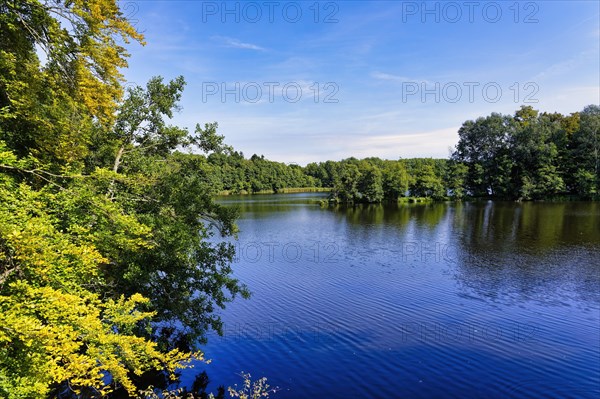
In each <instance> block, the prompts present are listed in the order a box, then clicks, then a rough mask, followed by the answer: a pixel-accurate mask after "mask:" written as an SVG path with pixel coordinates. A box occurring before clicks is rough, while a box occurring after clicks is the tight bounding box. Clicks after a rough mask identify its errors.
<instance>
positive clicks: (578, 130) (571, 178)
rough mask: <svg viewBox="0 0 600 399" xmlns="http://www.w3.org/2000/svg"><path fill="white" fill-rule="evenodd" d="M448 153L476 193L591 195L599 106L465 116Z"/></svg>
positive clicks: (598, 148) (599, 141) (599, 148)
mask: <svg viewBox="0 0 600 399" xmlns="http://www.w3.org/2000/svg"><path fill="white" fill-rule="evenodd" d="M458 134H459V142H458V145H457V146H456V151H455V152H454V154H453V155H452V160H453V161H454V162H459V163H461V164H463V165H465V166H466V168H467V169H466V174H465V176H464V177H465V184H464V188H465V189H466V192H467V193H468V194H469V195H471V196H475V197H492V198H506V199H543V198H551V197H556V196H567V195H568V196H576V197H578V198H585V199H591V198H596V197H598V194H599V190H600V107H599V106H598V105H589V106H587V107H585V108H584V109H583V111H581V112H576V113H573V114H570V115H568V116H565V115H561V114H559V113H539V112H538V111H536V110H534V109H533V108H532V107H529V106H523V107H521V109H520V110H518V111H517V112H516V113H515V114H514V115H512V116H511V115H501V114H497V113H493V114H491V115H490V116H487V117H484V118H478V119H477V120H475V121H467V122H465V123H464V124H463V125H462V127H461V128H460V130H459V131H458Z"/></svg>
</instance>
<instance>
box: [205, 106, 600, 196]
mask: <svg viewBox="0 0 600 399" xmlns="http://www.w3.org/2000/svg"><path fill="white" fill-rule="evenodd" d="M458 135H459V142H458V144H457V146H456V149H455V151H454V153H453V154H452V156H451V157H450V159H430V158H415V159H399V160H395V161H391V160H382V159H379V158H366V159H362V160H358V159H356V158H348V159H345V160H342V161H326V162H320V163H310V164H308V165H306V166H305V167H300V166H298V165H286V164H283V163H279V162H272V161H268V160H266V159H264V157H263V156H260V157H259V156H257V155H253V156H252V157H251V158H250V159H245V158H244V157H243V154H241V153H238V152H235V151H229V152H228V153H218V154H216V153H214V154H211V155H209V156H208V158H207V161H208V164H209V165H210V166H211V167H212V168H214V169H213V170H214V173H213V174H212V175H213V176H214V177H215V184H216V185H218V186H219V187H220V189H221V190H225V191H227V192H229V193H258V192H275V193H276V192H281V191H283V189H285V188H292V187H297V188H302V187H304V188H310V187H326V188H331V197H332V200H333V201H335V202H369V203H372V202H381V201H384V200H392V201H396V200H398V199H400V198H403V197H405V198H406V197H419V198H430V199H433V200H442V199H464V198H496V199H509V200H535V199H554V198H563V199H564V198H579V199H592V198H597V197H598V194H599V193H600V107H599V106H598V105H589V106H587V107H585V108H584V109H583V110H582V111H581V112H576V113H573V114H570V115H568V116H564V115H561V114H559V113H552V114H549V113H540V112H539V111H537V110H535V109H533V108H532V107H530V106H523V107H521V108H520V109H519V110H517V111H516V112H515V114H514V115H501V114H498V113H493V114H491V115H489V116H487V117H481V118H478V119H477V120H475V121H466V122H465V123H464V124H463V125H462V127H461V128H460V129H459V131H458Z"/></svg>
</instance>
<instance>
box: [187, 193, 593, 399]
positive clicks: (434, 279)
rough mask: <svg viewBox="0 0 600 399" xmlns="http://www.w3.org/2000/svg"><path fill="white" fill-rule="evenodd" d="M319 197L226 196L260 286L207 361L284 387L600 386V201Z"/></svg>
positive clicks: (521, 392)
mask: <svg viewBox="0 0 600 399" xmlns="http://www.w3.org/2000/svg"><path fill="white" fill-rule="evenodd" d="M319 197H322V195H321V194H314V193H311V194H289V195H266V196H253V197H227V198H226V199H224V200H223V203H226V204H228V205H231V206H239V207H240V208H241V210H242V217H241V219H240V220H239V223H238V224H239V227H240V230H241V233H240V235H239V240H238V241H237V242H236V245H237V247H238V259H237V260H236V262H235V263H234V269H235V275H236V277H238V278H239V279H241V280H242V281H243V282H244V283H246V284H247V285H248V286H249V288H250V289H251V291H252V293H253V296H252V298H251V299H250V300H246V301H244V300H236V301H235V302H234V303H232V304H230V305H229V306H228V308H227V309H226V310H225V311H222V319H223V320H224V322H225V335H224V336H223V337H218V336H216V335H210V336H209V343H208V345H206V346H205V347H204V351H205V353H206V356H207V357H208V358H210V359H212V363H211V364H210V365H208V366H203V365H200V364H199V365H197V367H198V369H197V370H196V371H198V370H201V369H206V370H207V372H208V374H209V377H210V379H211V380H212V381H215V382H219V383H221V384H227V385H233V384H235V383H238V384H239V383H240V378H239V376H238V374H239V372H240V371H245V372H250V373H251V374H252V376H253V377H260V376H266V377H268V381H269V383H270V384H271V385H272V386H277V387H279V389H280V391H279V392H278V393H277V394H276V395H275V396H274V397H275V398H317V397H318V398H348V397H352V398H355V397H356V398H376V397H381V398H384V397H385V398H396V397H401V398H431V397H445V398H466V397H473V398H504V397H514V398H550V397H561V398H562V397H565V398H569V397H572V398H588V397H589V398H595V397H600V334H599V330H600V204H598V203H584V202H581V203H579V202H570V203H512V202H506V203H503V202H481V203H440V204H431V205H400V206H396V205H386V206H384V205H371V206H357V207H346V208H343V207H340V208H336V209H326V208H325V209H324V208H321V207H319V205H318V204H316V203H315V201H314V199H316V198H317V199H318V198H319ZM192 377H193V375H192V374H191V373H187V374H186V375H185V376H184V381H186V382H188V383H190V381H191V380H192ZM212 388H214V386H213V387H212Z"/></svg>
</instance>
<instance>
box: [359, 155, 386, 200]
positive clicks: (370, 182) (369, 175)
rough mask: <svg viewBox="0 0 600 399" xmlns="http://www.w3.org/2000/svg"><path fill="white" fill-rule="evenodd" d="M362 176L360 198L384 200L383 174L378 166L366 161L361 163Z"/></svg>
mask: <svg viewBox="0 0 600 399" xmlns="http://www.w3.org/2000/svg"><path fill="white" fill-rule="evenodd" d="M360 169H361V176H360V180H359V183H358V193H359V194H358V198H356V199H355V200H358V201H360V202H367V203H375V202H381V201H382V200H383V175H382V173H381V170H380V169H379V168H378V167H377V166H373V165H371V164H370V163H368V162H366V161H361V164H360Z"/></svg>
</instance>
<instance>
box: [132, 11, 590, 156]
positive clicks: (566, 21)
mask: <svg viewBox="0 0 600 399" xmlns="http://www.w3.org/2000/svg"><path fill="white" fill-rule="evenodd" d="M120 4H121V6H122V8H123V9H124V12H125V14H127V15H128V16H129V17H130V19H131V20H132V21H133V22H134V23H135V24H136V27H137V28H138V30H140V31H142V32H144V34H145V35H146V41H147V45H146V46H144V47H142V46H139V45H133V46H131V47H130V53H131V58H130V60H129V66H130V67H129V69H128V70H126V71H125V77H126V80H127V81H128V82H131V84H140V85H143V84H144V83H145V82H146V81H147V80H148V79H149V78H150V77H152V76H155V75H161V76H163V77H165V78H166V79H172V78H175V77H176V76H178V75H183V76H184V77H185V78H186V81H187V83H188V84H187V87H186V91H185V92H184V95H183V100H182V102H181V104H182V106H183V109H182V111H181V112H180V113H179V114H177V115H176V117H175V118H174V120H173V123H175V124H178V125H180V126H186V127H189V128H190V129H192V130H193V128H194V126H195V124H196V123H201V124H204V123H206V122H213V121H217V122H218V123H219V132H220V134H223V135H225V137H226V141H227V142H228V143H229V144H231V145H233V146H234V147H235V148H236V149H237V150H241V151H243V152H244V154H245V155H246V156H251V155H252V154H254V153H256V154H263V155H265V157H267V158H269V159H272V160H277V161H282V162H288V163H289V162H295V163H299V164H306V163H308V162H312V161H324V160H327V159H333V160H339V159H342V158H346V157H350V156H356V157H359V158H362V157H367V156H378V157H381V158H387V159H397V158H399V157H403V158H408V157H447V156H448V154H449V149H450V148H451V147H453V146H454V145H455V144H456V142H457V141H458V135H457V130H458V128H459V127H460V126H461V124H462V123H463V122H464V121H465V120H467V119H474V118H477V117H478V116H485V115H488V114H490V113H491V112H502V113H509V114H512V113H514V111H515V110H516V109H518V108H519V107H520V105H522V104H527V105H532V106H534V107H535V108H536V109H540V110H542V111H550V112H553V111H558V112H562V113H566V114H568V113H571V112H575V111H579V110H581V109H582V108H583V107H584V106H585V105H587V104H598V103H600V54H599V52H600V2H597V1H579V2H578V1H535V2H534V1H521V2H515V1H496V2H493V1H492V2H490V1H456V2H452V1H451V2H446V1H439V2H426V3H423V2H421V1H418V2H412V1H382V2H374V1H369V2H366V1H323V2H315V1H271V2H269V1H246V2H244V1H238V2H221V1H215V2H213V1H208V2H207V1H194V0H189V1H166V0H164V1H163V0H153V1H143V0H137V1H122V2H121V3H120Z"/></svg>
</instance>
